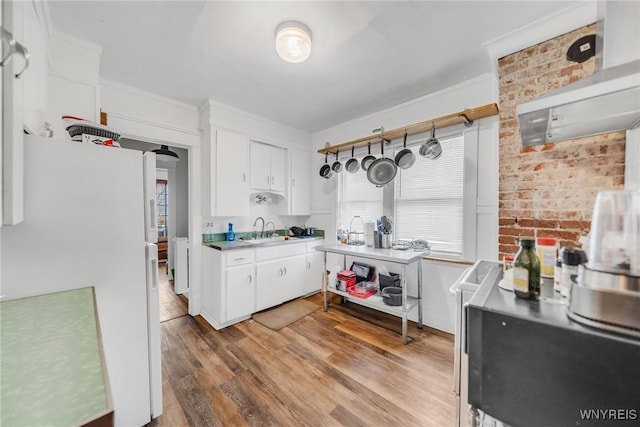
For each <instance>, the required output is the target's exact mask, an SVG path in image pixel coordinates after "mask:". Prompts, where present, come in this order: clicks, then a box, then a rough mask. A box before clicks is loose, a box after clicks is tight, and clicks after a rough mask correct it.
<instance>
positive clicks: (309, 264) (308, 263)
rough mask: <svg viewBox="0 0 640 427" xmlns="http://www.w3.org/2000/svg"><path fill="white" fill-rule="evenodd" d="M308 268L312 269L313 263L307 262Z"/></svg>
mask: <svg viewBox="0 0 640 427" xmlns="http://www.w3.org/2000/svg"><path fill="white" fill-rule="evenodd" d="M307 270H311V263H310V262H307Z"/></svg>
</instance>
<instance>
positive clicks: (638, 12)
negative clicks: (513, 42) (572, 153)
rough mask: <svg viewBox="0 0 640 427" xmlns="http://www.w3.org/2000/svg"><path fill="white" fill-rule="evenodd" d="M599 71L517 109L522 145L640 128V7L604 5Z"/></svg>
mask: <svg viewBox="0 0 640 427" xmlns="http://www.w3.org/2000/svg"><path fill="white" fill-rule="evenodd" d="M600 10H601V12H600V14H601V15H603V16H602V17H601V18H602V19H600V20H599V21H598V35H599V36H601V37H599V38H598V40H597V42H596V72H595V73H594V74H593V75H592V76H589V77H587V78H585V79H582V80H580V81H578V82H576V83H573V84H570V85H567V86H565V87H563V88H560V89H558V90H555V91H552V92H550V93H548V94H546V95H543V96H540V97H538V98H535V99H533V100H531V101H528V102H525V103H523V104H520V105H518V106H517V108H516V111H517V114H518V122H519V124H520V135H521V137H522V145H524V146H531V145H539V144H545V143H548V142H557V141H565V140H568V139H574V138H582V137H586V136H591V135H598V134H603V133H609V132H616V131H620V130H625V129H633V128H635V127H638V126H640V59H639V58H640V30H639V29H638V22H640V3H638V2H611V1H609V2H603V3H602V6H600Z"/></svg>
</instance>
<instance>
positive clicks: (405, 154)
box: [395, 131, 416, 169]
mask: <svg viewBox="0 0 640 427" xmlns="http://www.w3.org/2000/svg"><path fill="white" fill-rule="evenodd" d="M402 144H403V146H404V148H403V149H402V150H400V151H399V152H398V154H396V160H395V161H396V165H397V166H398V167H399V168H400V169H409V168H410V167H411V166H413V164H414V163H415V162H416V155H415V154H413V151H412V150H411V149H410V148H407V131H405V132H404V142H403V143H402Z"/></svg>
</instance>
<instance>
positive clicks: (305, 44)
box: [276, 21, 311, 64]
mask: <svg viewBox="0 0 640 427" xmlns="http://www.w3.org/2000/svg"><path fill="white" fill-rule="evenodd" d="M276 51H277V52H278V55H280V58H282V59H284V60H285V61H287V62H292V63H294V64H297V63H300V62H303V61H305V60H306V59H307V58H308V57H309V55H311V30H309V28H308V27H307V26H306V25H304V24H302V23H300V22H296V21H288V22H283V23H282V24H280V25H278V28H276Z"/></svg>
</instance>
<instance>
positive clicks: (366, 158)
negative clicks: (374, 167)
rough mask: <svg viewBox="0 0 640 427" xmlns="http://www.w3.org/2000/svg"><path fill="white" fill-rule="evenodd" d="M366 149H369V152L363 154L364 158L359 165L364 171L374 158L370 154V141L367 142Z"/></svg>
mask: <svg viewBox="0 0 640 427" xmlns="http://www.w3.org/2000/svg"><path fill="white" fill-rule="evenodd" d="M368 150H369V154H367V155H366V156H364V158H363V159H362V162H360V166H361V167H362V170H363V171H366V170H367V169H369V166H371V163H373V162H374V161H375V160H376V158H375V156H372V155H371V143H369V146H368Z"/></svg>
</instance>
